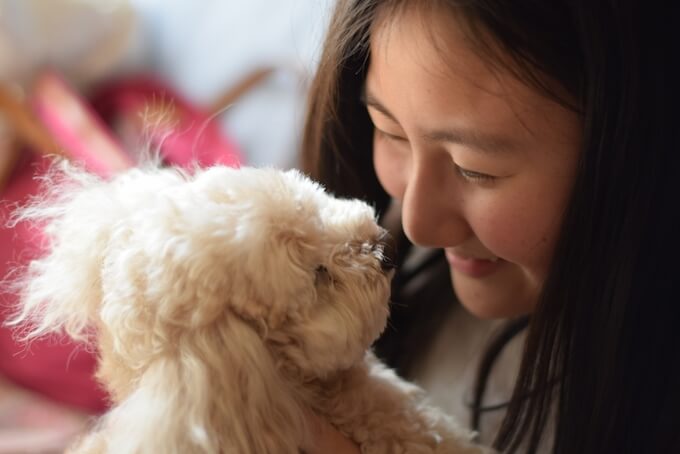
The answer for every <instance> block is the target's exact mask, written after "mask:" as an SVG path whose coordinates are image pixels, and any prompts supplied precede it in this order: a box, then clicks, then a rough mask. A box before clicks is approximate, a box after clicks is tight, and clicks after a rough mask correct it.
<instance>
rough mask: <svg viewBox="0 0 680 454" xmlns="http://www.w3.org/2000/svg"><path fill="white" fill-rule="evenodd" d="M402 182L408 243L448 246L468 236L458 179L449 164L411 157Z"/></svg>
mask: <svg viewBox="0 0 680 454" xmlns="http://www.w3.org/2000/svg"><path fill="white" fill-rule="evenodd" d="M403 184H404V186H403V189H404V191H403V198H402V224H403V226H404V232H405V233H406V236H407V237H408V238H409V239H410V240H411V241H412V242H414V243H415V244H418V245H421V246H425V247H451V246H456V245H458V244H461V243H463V242H464V241H465V240H467V239H468V238H469V237H470V236H471V235H472V232H471V230H470V227H469V225H468V223H467V221H466V219H465V216H464V214H463V210H462V207H463V200H462V198H461V195H462V194H461V191H460V190H459V187H458V184H459V182H458V181H457V179H456V175H455V174H453V173H452V172H451V166H450V165H442V163H440V162H437V160H435V159H431V160H427V159H422V160H418V161H416V160H414V161H412V165H411V168H410V169H409V171H408V172H405V181H404V182H403Z"/></svg>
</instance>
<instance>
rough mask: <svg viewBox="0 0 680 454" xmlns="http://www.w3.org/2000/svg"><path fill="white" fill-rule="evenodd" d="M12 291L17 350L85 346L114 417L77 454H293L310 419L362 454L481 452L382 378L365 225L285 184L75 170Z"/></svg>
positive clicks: (269, 179)
mask: <svg viewBox="0 0 680 454" xmlns="http://www.w3.org/2000/svg"><path fill="white" fill-rule="evenodd" d="M62 167H63V170H61V171H60V172H57V173H56V174H57V175H59V176H58V177H57V178H55V177H54V175H53V177H52V178H51V179H50V182H48V185H47V186H48V189H49V190H50V192H49V194H48V197H47V199H46V200H45V201H43V202H41V203H39V204H34V205H32V206H29V207H27V208H25V209H23V210H22V211H21V212H20V213H19V216H18V218H17V219H18V220H20V221H23V220H29V221H36V222H38V223H39V224H40V225H41V226H43V227H44V232H46V234H47V237H48V238H49V242H50V244H49V249H48V252H47V254H46V255H45V256H44V257H42V258H41V259H39V260H35V261H33V262H32V263H31V264H30V266H29V268H28V270H27V273H26V276H25V278H24V279H23V280H22V281H21V282H19V285H20V287H21V293H22V298H21V301H22V306H21V308H20V311H19V312H18V314H17V316H16V317H15V319H14V321H13V323H14V324H15V325H18V326H24V327H26V326H29V328H28V331H27V332H24V335H25V338H26V339H30V338H32V337H36V336H40V335H44V334H48V333H51V332H55V331H59V330H65V331H66V332H67V333H68V334H69V335H70V336H72V337H74V338H75V339H80V340H85V341H87V342H90V343H92V344H93V345H96V347H97V349H98V352H99V368H98V372H97V377H98V379H99V380H100V381H101V382H102V383H103V385H104V386H105V387H106V389H107V390H108V391H109V392H110V394H111V399H112V404H113V405H112V409H111V410H110V411H109V412H108V413H107V414H105V415H104V416H103V417H102V418H101V419H100V421H99V422H98V423H97V425H96V426H95V427H93V429H92V431H91V432H90V433H89V434H88V435H86V436H85V437H83V438H82V439H81V440H80V441H79V442H78V443H77V444H76V445H75V446H73V447H72V450H71V452H74V453H129V454H138V453H164V454H172V453H215V454H217V453H227V454H231V453H238V454H267V453H274V454H287V453H291V454H294V453H298V452H299V446H300V444H301V441H302V440H304V439H305V437H307V436H308V432H307V431H308V430H309V428H308V427H307V425H306V418H305V411H307V409H309V408H311V409H313V410H314V411H316V412H317V413H319V414H320V415H321V416H323V417H325V418H327V419H328V420H329V421H330V422H331V423H332V424H334V425H335V426H336V427H337V428H338V429H339V430H340V431H342V432H343V433H345V434H346V435H347V436H349V437H350V438H351V439H353V440H354V441H356V442H357V443H358V444H359V445H360V446H361V448H362V452H364V453H385V454H387V453H389V454H397V453H477V452H481V451H480V450H479V448H476V447H474V446H472V445H470V444H469V443H468V440H469V436H470V434H468V433H466V432H465V431H462V430H460V429H458V428H457V427H456V426H455V425H454V424H453V422H452V421H451V420H450V419H449V418H448V417H446V416H444V415H443V414H441V413H440V412H438V411H437V410H435V409H434V408H432V407H429V406H427V405H426V404H425V402H424V400H423V397H422V391H421V390H420V389H419V388H417V387H416V386H414V385H411V384H408V383H405V382H403V381H401V380H400V379H399V378H398V377H397V376H396V375H395V374H394V373H393V372H392V371H390V370H388V369H387V368H385V367H384V366H382V365H381V364H380V363H379V362H378V361H377V360H376V359H375V358H374V357H373V356H372V354H371V353H370V352H369V353H366V351H367V349H368V348H369V346H370V344H371V343H372V342H373V340H374V339H375V338H376V337H377V336H378V335H379V334H380V332H381V331H382V329H383V328H384V326H385V323H386V319H387V315H388V298H389V284H390V277H391V273H390V272H387V271H385V270H384V268H385V267H384V266H383V265H384V260H385V257H384V253H383V249H382V245H381V242H380V240H381V236H382V235H383V230H382V229H381V228H380V227H379V226H378V225H377V224H376V222H375V214H374V211H373V209H372V208H371V207H370V206H368V205H366V204H365V203H363V202H360V201H357V200H340V199H337V198H334V197H332V196H330V195H328V194H327V193H325V192H324V191H323V189H322V188H321V187H320V186H319V185H317V184H316V183H314V182H312V181H310V180H308V179H307V178H305V177H304V176H302V175H301V174H300V173H299V172H296V171H287V172H283V171H279V170H273V169H253V168H241V169H231V168H226V167H213V168H210V169H207V170H196V171H195V172H194V173H192V174H189V173H185V172H182V171H179V170H177V169H159V168H147V169H134V170H131V171H128V172H125V173H123V174H120V175H118V176H116V177H114V178H113V179H112V180H108V181H107V180H102V179H99V178H98V177H95V176H93V175H91V174H88V173H86V172H84V171H81V170H79V169H77V168H75V167H73V166H70V165H68V164H63V165H62Z"/></svg>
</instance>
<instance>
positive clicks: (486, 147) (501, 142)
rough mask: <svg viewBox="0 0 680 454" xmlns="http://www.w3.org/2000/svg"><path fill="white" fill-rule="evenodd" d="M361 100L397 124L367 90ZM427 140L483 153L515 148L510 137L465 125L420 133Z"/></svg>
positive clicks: (515, 145)
mask: <svg viewBox="0 0 680 454" xmlns="http://www.w3.org/2000/svg"><path fill="white" fill-rule="evenodd" d="M361 102H363V103H364V104H365V105H366V106H367V107H372V108H373V109H375V110H377V111H378V112H380V113H381V114H383V115H384V116H385V117H387V118H389V119H390V120H392V121H394V122H395V123H397V124H399V121H397V118H396V117H395V116H394V115H393V114H392V112H390V111H389V109H387V107H385V106H384V105H383V104H382V103H381V102H380V101H379V100H378V99H377V98H376V97H375V96H373V95H372V94H371V92H369V91H368V90H366V89H365V87H364V89H363V90H362V91H361ZM422 137H423V139H425V140H427V141H429V142H445V143H451V144H456V145H464V146H466V147H469V148H470V149H472V150H475V151H480V152H484V153H494V154H495V153H507V152H510V151H513V150H515V149H516V148H517V143H516V141H514V140H512V139H511V138H510V137H507V136H504V135H500V134H493V133H488V132H483V131H480V130H478V129H473V128H467V127H449V128H446V129H437V130H432V131H427V132H425V133H424V134H423V135H422Z"/></svg>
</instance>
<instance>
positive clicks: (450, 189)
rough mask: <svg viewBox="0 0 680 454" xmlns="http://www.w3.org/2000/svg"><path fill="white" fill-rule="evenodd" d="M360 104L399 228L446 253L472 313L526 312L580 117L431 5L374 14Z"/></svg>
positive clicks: (550, 239)
mask: <svg viewBox="0 0 680 454" xmlns="http://www.w3.org/2000/svg"><path fill="white" fill-rule="evenodd" d="M435 37H436V38H435ZM365 102H366V106H367V108H368V112H369V115H370V117H371V119H372V121H373V124H374V125H375V136H374V148H373V159H374V164H375V169H376V172H377V175H378V178H379V180H380V182H381V184H382V185H383V186H384V188H385V190H386V191H387V192H388V193H389V194H390V195H391V196H392V197H394V198H396V199H398V200H399V201H401V204H402V217H403V225H404V229H405V232H406V234H407V236H408V237H409V238H410V239H411V241H413V242H414V243H416V244H419V245H422V246H427V247H436V248H443V249H444V250H445V251H446V257H447V259H448V261H449V264H450V267H451V276H452V279H453V284H454V288H455V290H456V293H457V295H458V297H459V298H460V300H461V302H462V303H463V305H465V306H466V307H467V308H468V310H470V311H471V312H472V313H474V314H476V315H477V316H480V317H485V318H491V317H513V316H517V315H521V314H526V313H529V312H531V311H532V310H533V308H534V306H535V304H536V301H537V297H538V293H539V291H540V288H541V286H542V284H543V282H544V280H545V278H546V275H547V272H548V268H549V265H550V261H551V257H552V253H553V248H554V243H555V240H556V238H557V236H558V233H559V232H558V231H559V228H560V224H561V219H562V215H563V211H564V209H565V207H566V203H567V200H568V196H569V194H570V191H571V188H572V184H573V180H574V174H575V169H576V165H577V160H578V153H579V148H580V138H581V126H580V121H579V117H578V116H577V115H576V114H575V113H573V112H571V111H569V110H566V109H565V108H563V107H561V106H560V105H558V104H557V103H555V102H553V101H552V100H550V99H548V98H547V97H544V96H543V95H542V94H541V93H539V92H538V91H536V90H534V89H531V88H529V87H528V86H527V85H525V84H523V83H522V82H520V81H518V80H517V79H515V78H513V76H512V75H511V74H510V73H509V72H503V70H500V69H497V68H496V69H491V68H490V67H489V66H488V64H486V63H485V61H484V60H483V59H482V58H480V57H479V56H477V55H476V54H475V52H474V51H473V50H472V48H471V46H470V45H469V44H468V43H467V42H466V39H465V38H464V36H463V33H462V31H461V29H460V28H459V25H458V23H457V22H456V21H455V20H453V19H452V17H451V16H446V15H434V14H432V15H431V16H427V17H425V16H423V15H419V14H408V13H407V14H400V15H398V17H396V18H390V19H389V20H381V21H378V22H377V24H376V25H375V27H374V29H373V33H372V36H371V60H370V65H369V69H368V75H367V79H366V86H365Z"/></svg>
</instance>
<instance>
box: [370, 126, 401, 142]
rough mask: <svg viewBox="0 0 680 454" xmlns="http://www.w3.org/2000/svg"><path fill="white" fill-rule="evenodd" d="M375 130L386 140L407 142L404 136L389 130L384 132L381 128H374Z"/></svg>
mask: <svg viewBox="0 0 680 454" xmlns="http://www.w3.org/2000/svg"><path fill="white" fill-rule="evenodd" d="M374 129H375V132H376V133H377V134H378V135H380V136H382V137H384V138H385V139H387V140H392V141H394V142H408V139H407V138H406V137H401V136H398V135H395V134H390V133H389V132H385V131H383V130H382V129H378V128H374Z"/></svg>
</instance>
